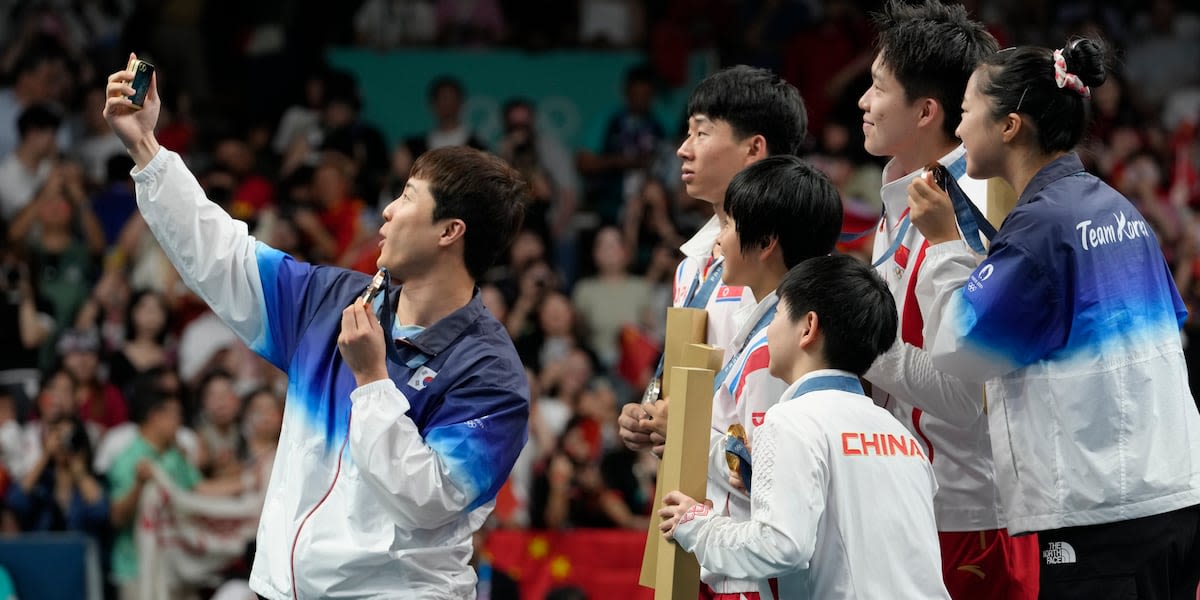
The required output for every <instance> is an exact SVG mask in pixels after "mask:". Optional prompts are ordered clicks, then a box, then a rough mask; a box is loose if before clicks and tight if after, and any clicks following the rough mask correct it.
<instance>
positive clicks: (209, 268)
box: [132, 148, 266, 348]
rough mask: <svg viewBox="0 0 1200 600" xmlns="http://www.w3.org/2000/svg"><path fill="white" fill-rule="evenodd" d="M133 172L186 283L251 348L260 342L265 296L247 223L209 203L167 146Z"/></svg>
mask: <svg viewBox="0 0 1200 600" xmlns="http://www.w3.org/2000/svg"><path fill="white" fill-rule="evenodd" d="M132 176H133V180H134V182H135V183H136V184H137V203H138V209H140V210H141V213H142V216H143V217H144V218H145V219H146V224H147V225H148V226H149V227H150V231H151V232H153V233H154V237H155V238H156V239H158V243H159V245H160V246H162V249H163V251H164V252H165V253H166V255H167V258H169V259H170V260H171V264H173V265H175V268H176V270H178V271H179V276H180V277H181V278H182V279H183V282H184V283H186V284H187V286H188V287H189V288H191V289H192V290H193V291H194V292H196V294H197V295H199V296H200V298H201V299H203V300H204V302H205V304H207V305H208V306H209V307H211V308H212V309H213V312H215V313H216V314H217V316H219V317H221V320H222V321H224V322H225V323H226V324H227V325H229V327H230V329H232V330H233V331H234V332H235V333H237V334H238V336H239V337H241V338H242V340H243V341H244V342H245V343H246V345H247V346H250V347H251V348H255V347H257V346H259V345H260V344H258V343H256V342H258V341H259V340H258V338H259V337H260V336H263V335H264V333H265V329H266V328H265V315H264V313H265V300H264V295H263V286H262V281H261V280H260V279H259V269H258V262H257V260H256V257H255V248H256V242H255V240H254V238H253V237H251V236H250V234H249V232H248V230H247V228H246V224H245V223H243V222H241V221H236V220H234V219H233V217H230V216H229V214H228V213H226V212H225V210H224V209H222V208H221V207H220V206H217V205H216V204H215V203H213V202H212V201H210V200H209V199H208V198H207V197H206V196H205V194H204V190H203V188H201V187H200V183H199V182H197V181H196V178H195V177H194V176H193V175H192V173H191V171H189V170H188V168H187V166H186V165H184V163H183V159H181V158H180V157H179V155H178V154H175V153H174V152H171V151H170V150H167V149H166V148H162V149H160V150H159V151H158V153H157V154H155V155H154V158H153V159H151V161H150V162H149V163H148V164H147V165H146V166H145V167H144V168H142V169H141V170H135V171H134V172H133V173H132Z"/></svg>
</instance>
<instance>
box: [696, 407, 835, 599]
mask: <svg viewBox="0 0 1200 600" xmlns="http://www.w3.org/2000/svg"><path fill="white" fill-rule="evenodd" d="M771 413H772V414H768V415H767V418H766V421H765V422H764V424H763V426H762V427H760V428H759V431H758V448H756V449H755V450H754V467H755V469H754V481H755V483H754V486H753V487H752V494H751V507H752V508H751V516H750V520H749V521H744V522H735V521H733V520H732V519H729V518H728V517H718V516H714V515H713V514H712V512H711V511H709V510H706V508H702V507H697V508H695V509H694V510H693V511H689V514H688V515H685V517H684V518H682V519H680V523H679V525H678V526H677V527H676V528H675V540H676V541H677V542H678V543H679V545H680V547H681V548H683V549H684V550H686V551H688V552H691V553H693V554H695V555H696V559H697V560H698V561H699V563H700V566H701V567H703V568H704V569H706V570H708V571H711V572H713V573H717V574H720V575H724V576H727V577H732V578H734V579H767V578H770V577H778V576H780V575H783V574H785V573H790V572H794V571H797V570H801V569H805V568H807V567H808V565H809V561H810V560H811V559H812V556H813V552H814V551H815V549H816V531H817V523H818V521H819V520H820V518H821V515H822V513H824V511H825V490H826V489H828V481H829V479H828V467H827V461H826V459H825V456H824V451H823V450H822V446H823V444H824V437H823V435H822V434H821V432H820V431H819V430H816V429H815V428H813V427H795V426H794V425H793V424H791V423H789V424H786V425H783V424H779V423H776V422H775V420H774V419H772V417H773V416H774V417H779V411H778V410H772V411H771ZM777 461H780V462H781V464H780V465H779V468H777V467H776V462H777ZM783 462H786V465H787V468H783V464H782V463H783Z"/></svg>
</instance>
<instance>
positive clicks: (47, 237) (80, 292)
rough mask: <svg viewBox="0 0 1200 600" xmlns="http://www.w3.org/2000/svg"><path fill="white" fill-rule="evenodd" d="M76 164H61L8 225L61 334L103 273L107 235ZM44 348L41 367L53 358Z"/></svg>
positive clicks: (11, 236) (49, 346) (51, 346)
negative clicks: (35, 276) (102, 254)
mask: <svg viewBox="0 0 1200 600" xmlns="http://www.w3.org/2000/svg"><path fill="white" fill-rule="evenodd" d="M82 179H83V173H82V171H81V170H80V169H79V168H78V165H75V164H74V163H68V162H61V163H59V164H58V165H56V166H55V167H54V168H53V169H52V171H51V173H50V175H49V177H48V179H47V180H46V183H45V184H44V185H42V187H41V189H40V190H39V191H38V192H37V195H36V197H35V199H34V201H33V202H30V203H29V204H28V205H27V206H26V207H25V208H24V209H23V210H22V211H21V212H20V213H19V214H18V215H17V217H16V219H14V220H13V222H12V224H11V225H10V226H9V229H8V233H9V237H10V239H11V240H12V241H13V242H15V243H18V244H21V245H23V246H24V248H25V251H26V253H27V256H28V257H29V262H30V271H31V272H32V273H36V274H37V278H38V281H37V283H36V285H35V287H36V288H37V290H38V292H39V293H40V294H41V295H42V297H43V298H45V299H46V301H47V302H48V303H49V304H50V305H51V306H52V307H53V309H54V312H53V316H54V321H55V323H56V324H57V327H58V331H61V330H62V329H63V328H66V327H70V326H72V325H73V324H74V323H75V318H76V315H77V314H78V313H79V310H80V309H81V308H82V307H83V304H84V302H85V301H86V300H87V298H88V295H89V291H90V289H91V285H92V282H93V281H95V278H96V275H97V273H98V271H99V269H98V265H99V258H100V255H101V253H102V252H103V251H104V247H105V245H104V231H103V229H102V227H101V225H100V222H99V220H98V219H97V218H96V214H95V213H94V212H93V211H92V207H91V205H90V204H89V203H88V201H87V196H86V195H85V194H84V191H83V180H82ZM53 350H54V347H53V345H49V344H47V345H44V346H43V350H42V357H41V358H42V365H43V367H46V366H49V364H50V362H51V360H52V359H53Z"/></svg>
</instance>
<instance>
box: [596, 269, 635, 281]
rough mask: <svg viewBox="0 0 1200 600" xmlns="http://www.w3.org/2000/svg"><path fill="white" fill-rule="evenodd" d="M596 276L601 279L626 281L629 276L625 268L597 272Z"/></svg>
mask: <svg viewBox="0 0 1200 600" xmlns="http://www.w3.org/2000/svg"><path fill="white" fill-rule="evenodd" d="M596 277H597V278H598V279H600V280H601V281H607V282H614V281H625V279H627V278H628V277H629V276H628V274H627V273H626V272H625V271H624V270H623V269H613V270H609V271H600V272H598V273H596Z"/></svg>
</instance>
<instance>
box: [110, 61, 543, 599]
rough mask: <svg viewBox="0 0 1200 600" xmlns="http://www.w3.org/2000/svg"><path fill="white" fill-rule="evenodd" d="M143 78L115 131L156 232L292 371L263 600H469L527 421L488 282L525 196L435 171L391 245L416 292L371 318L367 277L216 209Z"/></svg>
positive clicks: (485, 178)
mask: <svg viewBox="0 0 1200 600" xmlns="http://www.w3.org/2000/svg"><path fill="white" fill-rule="evenodd" d="M133 58H136V57H133ZM133 78H134V73H132V72H130V71H128V70H124V71H118V72H116V73H113V74H112V75H110V76H109V79H108V87H107V100H106V103H105V107H104V116H105V118H106V119H107V120H108V122H109V124H110V126H111V127H112V129H113V131H115V132H116V134H117V136H118V137H119V138H120V139H121V141H122V142H123V143H124V144H125V147H126V149H127V150H128V151H129V154H130V156H132V157H133V160H134V162H135V164H136V168H135V169H134V171H133V178H134V181H135V182H136V183H137V198H138V207H139V209H140V210H141V212H142V215H143V216H144V217H145V219H146V223H147V224H148V225H149V226H150V228H151V230H152V231H153V232H154V234H155V236H156V237H157V238H158V240H159V242H160V243H161V245H162V247H163V249H164V250H165V251H166V252H167V255H168V257H169V258H170V259H171V262H172V263H173V264H174V265H175V266H176V268H177V269H178V270H179V273H180V275H181V277H182V278H183V280H184V281H185V282H186V283H187V285H188V286H189V287H191V288H192V289H193V290H195V291H196V293H197V294H198V295H199V296H200V297H201V298H204V300H205V301H206V302H207V303H208V304H209V305H210V306H211V307H212V309H213V311H214V312H216V313H217V314H218V315H219V316H220V317H221V318H222V319H223V320H224V321H225V322H226V324H228V325H229V326H230V328H231V329H233V330H234V331H235V332H236V333H237V334H238V335H239V336H240V337H241V338H242V339H243V340H244V341H245V342H246V344H247V345H248V346H249V347H250V348H251V349H253V350H254V351H255V352H257V353H259V354H260V355H262V356H263V357H264V358H266V359H267V360H269V361H270V362H271V363H272V364H274V365H275V366H277V367H279V368H280V369H282V370H284V371H286V372H287V373H288V375H289V383H288V393H287V405H286V409H285V412H284V422H283V430H282V433H281V435H280V440H279V450H278V453H277V456H276V459H275V465H274V468H273V471H272V473H271V480H270V484H269V486H268V489H267V497H266V502H265V506H264V508H263V514H262V519H261V523H260V525H259V530H258V548H259V552H258V555H257V556H256V557H255V560H254V569H253V571H252V573H251V576H250V586H251V587H252V588H253V589H254V590H255V591H256V592H257V593H259V594H261V595H262V596H263V597H266V598H271V599H276V600H278V599H283V598H317V597H343V598H365V597H382V596H385V595H386V596H387V597H393V598H462V597H468V596H472V595H473V593H474V588H475V583H476V578H475V574H474V572H473V571H472V569H471V567H470V566H469V564H468V561H469V559H470V557H471V554H472V545H471V535H472V533H473V532H474V531H475V530H477V529H478V528H479V527H480V525H482V524H483V522H484V520H485V519H486V518H487V516H488V514H489V513H490V512H491V510H492V507H493V506H494V505H495V496H496V492H497V491H498V490H499V489H500V486H501V485H502V484H503V483H504V481H505V480H506V479H507V477H508V473H509V470H510V469H511V468H512V465H513V462H514V461H515V460H516V457H517V454H518V453H519V452H520V451H521V448H522V446H524V444H525V439H526V432H527V420H528V414H529V393H528V385H527V382H526V380H525V374H524V373H525V372H524V369H523V368H522V367H521V363H520V360H519V359H518V358H517V353H516V350H515V349H514V348H513V346H512V342H511V340H510V339H509V337H508V335H507V333H506V332H505V330H504V327H503V326H502V325H501V324H500V323H498V322H497V321H496V320H495V319H494V318H492V316H491V315H490V313H489V312H488V311H487V310H485V309H484V306H483V303H482V302H481V300H480V297H479V294H478V290H477V288H476V281H477V280H478V278H479V277H480V276H481V275H482V274H483V271H484V270H485V269H487V268H488V267H489V266H490V264H491V262H492V260H493V258H494V257H495V256H498V255H500V254H501V253H502V252H503V250H504V249H505V247H507V246H508V244H509V243H510V242H511V241H512V239H513V237H514V236H515V235H516V232H517V230H518V229H519V228H520V225H521V221H522V218H523V215H524V206H525V201H526V197H527V191H526V185H525V183H524V182H523V181H522V180H521V179H520V177H519V175H518V174H517V173H516V172H515V171H514V170H512V169H511V168H510V167H508V166H507V165H505V164H504V163H503V162H502V161H500V160H499V159H497V158H496V157H494V156H490V155H487V154H485V153H482V152H479V151H476V150H472V149H468V148H461V147H457V148H443V149H439V150H434V151H430V152H428V153H426V154H425V155H423V156H422V157H421V158H420V159H419V160H418V161H417V162H416V164H415V165H414V167H413V171H412V175H411V177H410V178H409V179H408V182H407V184H406V186H405V188H404V192H403V194H402V195H401V196H400V197H399V198H397V199H396V200H394V201H393V202H392V203H391V204H389V205H388V206H387V207H386V208H385V209H384V210H383V221H384V224H383V226H382V228H381V229H380V233H381V235H382V237H383V240H382V241H381V242H380V246H381V254H380V258H379V261H378V266H379V267H380V268H384V269H387V270H388V271H389V272H390V273H391V274H392V276H394V277H395V278H396V279H397V280H399V281H403V282H404V284H403V286H401V287H396V288H393V287H390V286H388V285H386V284H385V285H384V286H383V288H384V292H383V293H382V294H380V295H379V296H378V297H376V298H375V300H374V301H373V302H371V303H370V304H367V303H364V302H363V301H362V300H361V299H360V295H361V294H362V293H363V291H364V289H365V288H366V287H367V285H368V282H369V278H368V277H367V276H366V275H363V274H361V273H356V272H352V271H348V270H345V269H340V268H334V267H326V266H317V265H311V264H305V263H301V262H298V261H296V260H294V259H292V258H291V257H290V256H287V255H285V254H283V253H281V252H279V251H278V250H275V249H273V248H271V247H269V246H266V245H265V244H263V243H261V242H258V241H256V240H255V239H254V238H252V237H250V236H249V235H248V234H247V228H246V225H245V224H244V223H241V222H239V221H235V220H233V219H232V218H231V217H229V215H228V214H226V213H225V211H223V210H222V209H221V208H220V207H218V206H217V205H216V204H213V203H212V202H210V201H209V200H208V199H207V198H205V196H204V191H203V190H202V189H201V188H200V186H199V184H198V183H197V182H196V179H195V177H193V176H192V174H191V173H190V172H189V171H188V169H187V167H186V166H185V165H184V163H183V160H182V159H181V158H180V157H179V156H178V155H177V154H175V153H173V152H171V151H169V150H166V149H164V148H161V147H159V145H158V142H157V140H156V139H155V137H154V127H155V124H156V121H157V119H158V113H159V108H160V101H159V97H158V92H157V80H156V78H152V79H151V83H150V88H149V91H148V93H147V95H146V100H145V104H144V105H143V107H142V108H141V109H140V110H138V109H136V108H135V107H134V106H133V104H132V103H131V102H130V100H129V96H131V95H133V94H134V89H133V88H132V87H131V86H130V82H131V81H132V80H133ZM335 342H336V348H335V346H334V343H335Z"/></svg>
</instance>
